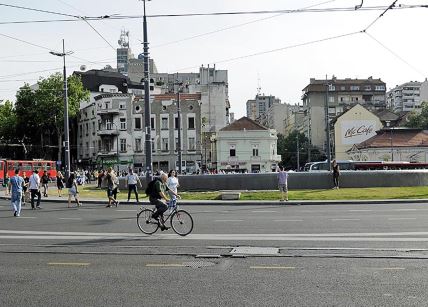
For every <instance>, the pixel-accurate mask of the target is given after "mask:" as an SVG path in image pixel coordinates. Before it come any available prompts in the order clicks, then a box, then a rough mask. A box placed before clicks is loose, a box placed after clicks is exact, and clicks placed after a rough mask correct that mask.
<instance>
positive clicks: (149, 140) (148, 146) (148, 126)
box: [142, 0, 152, 182]
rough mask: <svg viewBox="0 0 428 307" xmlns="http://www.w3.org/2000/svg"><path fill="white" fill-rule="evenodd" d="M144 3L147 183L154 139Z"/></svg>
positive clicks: (150, 172)
mask: <svg viewBox="0 0 428 307" xmlns="http://www.w3.org/2000/svg"><path fill="white" fill-rule="evenodd" d="M142 1H143V9H144V16H143V45H144V52H143V54H144V125H145V138H146V139H145V153H146V182H149V181H151V180H152V138H151V123H150V121H151V120H150V114H151V113H150V85H149V81H150V75H149V43H148V38H147V19H146V1H150V0H142Z"/></svg>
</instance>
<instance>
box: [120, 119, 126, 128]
mask: <svg viewBox="0 0 428 307" xmlns="http://www.w3.org/2000/svg"><path fill="white" fill-rule="evenodd" d="M120 130H126V118H121V119H120Z"/></svg>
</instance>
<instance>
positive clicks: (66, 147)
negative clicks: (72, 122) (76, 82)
mask: <svg viewBox="0 0 428 307" xmlns="http://www.w3.org/2000/svg"><path fill="white" fill-rule="evenodd" d="M49 53H50V54H52V55H56V56H60V57H62V58H63V60H64V69H63V74H64V91H63V93H64V151H65V152H64V157H65V158H64V160H65V179H66V180H68V177H69V176H70V140H69V139H70V131H69V127H68V86H67V72H66V68H65V56H67V55H70V54H72V53H73V52H72V51H68V52H65V43H64V39H63V40H62V52H54V51H50V52H49Z"/></svg>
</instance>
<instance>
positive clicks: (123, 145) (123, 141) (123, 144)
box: [120, 139, 126, 152]
mask: <svg viewBox="0 0 428 307" xmlns="http://www.w3.org/2000/svg"><path fill="white" fill-rule="evenodd" d="M120 152H126V139H120Z"/></svg>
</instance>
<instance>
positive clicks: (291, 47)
mask: <svg viewBox="0 0 428 307" xmlns="http://www.w3.org/2000/svg"><path fill="white" fill-rule="evenodd" d="M361 33H363V32H362V31H355V32H349V33H345V34H340V35H335V36H330V37H325V38H321V39H317V40H313V41H308V42H304V43H300V44H294V45H289V46H285V47H280V48H275V49H270V50H265V51H260V52H256V53H252V54H247V55H242V56H237V57H233V58H229V59H224V60H220V61H215V62H212V64H219V63H227V62H233V61H237V60H242V59H246V58H251V57H255V56H259V55H264V54H268V53H274V52H280V51H284V50H287V49H293V48H297V47H302V46H308V45H312V44H317V43H321V42H325V41H329V40H334V39H339V38H343V37H347V36H353V35H356V34H361ZM210 64H211V63H210ZM195 67H198V66H189V67H184V68H181V69H176V70H175V71H183V70H188V69H192V68H195Z"/></svg>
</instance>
